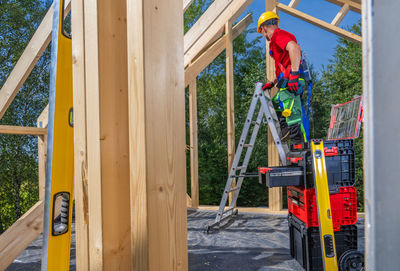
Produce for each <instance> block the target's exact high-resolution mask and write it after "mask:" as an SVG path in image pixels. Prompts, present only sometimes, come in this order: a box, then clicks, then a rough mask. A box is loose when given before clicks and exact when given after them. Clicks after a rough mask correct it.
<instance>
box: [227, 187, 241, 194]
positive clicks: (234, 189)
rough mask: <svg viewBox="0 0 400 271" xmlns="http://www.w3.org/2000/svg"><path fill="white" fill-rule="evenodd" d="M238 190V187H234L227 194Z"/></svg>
mask: <svg viewBox="0 0 400 271" xmlns="http://www.w3.org/2000/svg"><path fill="white" fill-rule="evenodd" d="M239 189H240V187H239V186H236V187H234V188H232V189H231V190H229V193H230V192H234V191H236V190H239Z"/></svg>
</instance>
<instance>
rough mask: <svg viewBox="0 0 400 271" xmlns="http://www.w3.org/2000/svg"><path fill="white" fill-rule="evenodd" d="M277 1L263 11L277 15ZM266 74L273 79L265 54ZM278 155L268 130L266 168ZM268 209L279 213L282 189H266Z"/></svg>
mask: <svg viewBox="0 0 400 271" xmlns="http://www.w3.org/2000/svg"><path fill="white" fill-rule="evenodd" d="M276 5H277V1H276V0H266V1H265V10H273V11H275V12H277V13H278V10H276ZM266 46H267V52H268V48H269V42H268V41H267V43H266ZM266 69H267V71H266V73H267V81H272V80H274V78H275V61H274V59H273V58H272V57H270V55H269V54H268V53H267V54H266ZM277 91H278V89H277V88H276V87H274V88H273V89H272V90H271V92H270V94H271V97H273V96H274V95H275V94H276V93H277ZM279 161H280V160H279V153H278V149H277V148H276V145H275V142H274V139H273V137H272V134H271V131H270V130H269V129H268V166H279V165H280V162H279ZM268 207H269V209H270V210H272V211H280V210H282V207H283V205H282V187H274V188H269V189H268Z"/></svg>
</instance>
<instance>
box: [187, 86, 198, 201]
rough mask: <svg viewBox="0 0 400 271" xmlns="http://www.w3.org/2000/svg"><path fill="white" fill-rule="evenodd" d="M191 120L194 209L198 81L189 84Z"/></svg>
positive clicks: (191, 171) (193, 197)
mask: <svg viewBox="0 0 400 271" xmlns="http://www.w3.org/2000/svg"><path fill="white" fill-rule="evenodd" d="M189 118H190V183H191V186H190V187H191V196H192V197H191V198H192V207H193V208H197V207H198V206H199V149H198V144H197V87H196V79H195V80H193V81H192V83H190V84H189Z"/></svg>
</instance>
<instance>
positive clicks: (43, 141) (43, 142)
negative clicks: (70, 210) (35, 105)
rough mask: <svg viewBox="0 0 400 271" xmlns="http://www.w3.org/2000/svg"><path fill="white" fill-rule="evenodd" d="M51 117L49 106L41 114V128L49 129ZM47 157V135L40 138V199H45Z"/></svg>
mask: <svg viewBox="0 0 400 271" xmlns="http://www.w3.org/2000/svg"><path fill="white" fill-rule="evenodd" d="M48 117H49V105H47V106H46V107H45V109H44V110H43V111H42V113H41V114H40V116H39V118H38V119H37V126H38V127H39V128H47V123H48ZM46 157H47V134H44V135H40V136H38V177H39V199H40V200H43V199H44V193H45V185H46Z"/></svg>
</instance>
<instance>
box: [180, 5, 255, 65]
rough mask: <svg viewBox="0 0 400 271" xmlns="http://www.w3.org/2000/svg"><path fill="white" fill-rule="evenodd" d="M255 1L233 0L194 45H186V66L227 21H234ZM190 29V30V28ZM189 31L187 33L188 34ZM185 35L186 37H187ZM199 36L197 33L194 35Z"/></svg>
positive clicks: (195, 40)
mask: <svg viewBox="0 0 400 271" xmlns="http://www.w3.org/2000/svg"><path fill="white" fill-rule="evenodd" d="M252 2H253V0H235V1H232V2H231V3H230V4H229V5H228V6H227V7H226V8H225V9H224V11H223V12H222V13H221V14H220V15H219V16H218V17H217V18H216V19H215V21H214V22H213V23H212V24H211V25H210V27H209V28H207V29H206V30H205V31H204V32H201V33H200V34H201V36H200V37H198V38H197V39H191V40H194V41H193V44H192V46H188V45H187V46H185V60H184V65H185V67H186V66H187V65H189V64H190V63H191V62H192V61H193V60H194V59H195V58H196V56H197V55H198V54H199V53H200V52H201V50H202V49H203V48H204V47H206V46H207V44H209V43H210V41H211V40H212V39H214V38H215V36H216V35H217V34H218V33H219V32H220V31H221V29H222V28H223V27H224V26H225V23H226V22H227V21H229V20H231V21H234V19H235V18H236V16H239V15H240V14H242V13H243V11H244V10H246V8H247V7H248V6H249V5H250V4H251V3H252ZM189 31H190V30H189ZM188 34H189V32H188V33H187V34H186V35H188ZM186 35H185V37H186ZM194 36H195V37H197V35H194Z"/></svg>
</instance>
